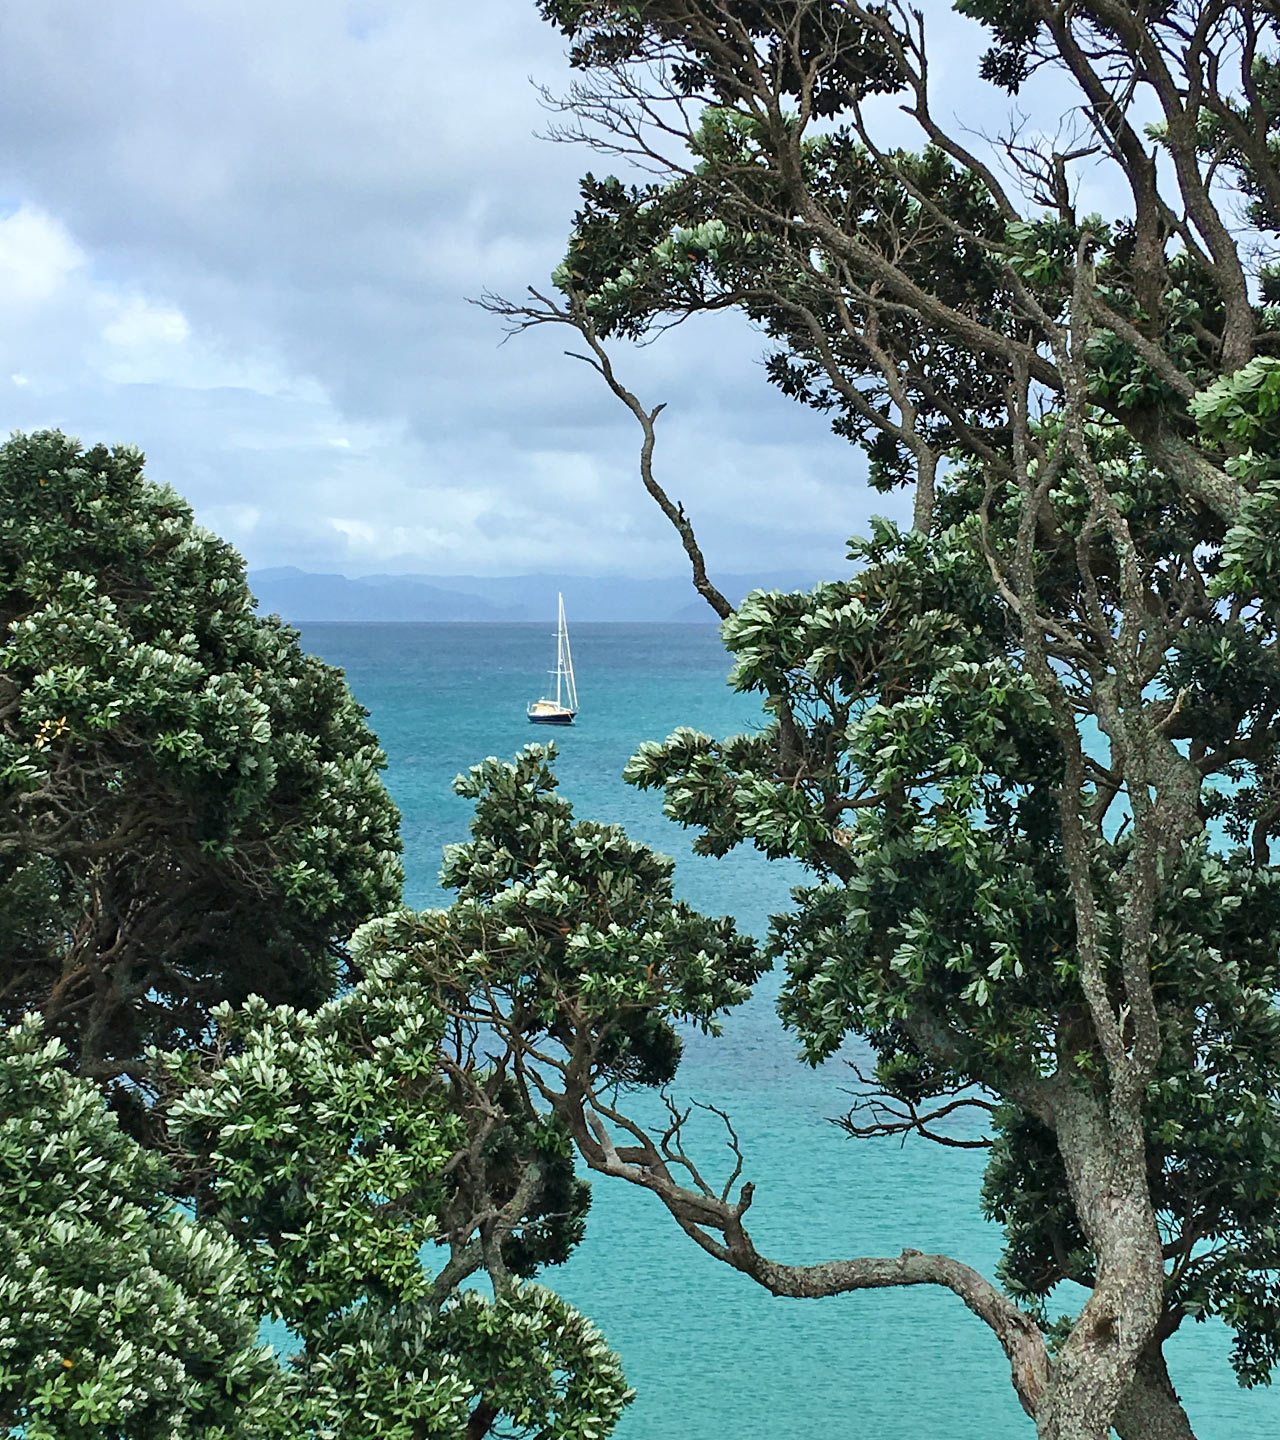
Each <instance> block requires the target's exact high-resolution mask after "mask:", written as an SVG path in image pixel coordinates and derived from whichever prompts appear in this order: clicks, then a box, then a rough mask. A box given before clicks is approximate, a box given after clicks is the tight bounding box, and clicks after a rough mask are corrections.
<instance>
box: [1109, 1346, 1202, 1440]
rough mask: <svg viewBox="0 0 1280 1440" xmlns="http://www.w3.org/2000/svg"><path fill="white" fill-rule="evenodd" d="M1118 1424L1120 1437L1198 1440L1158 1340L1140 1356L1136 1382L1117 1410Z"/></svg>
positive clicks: (1122, 1438) (1127, 1438)
mask: <svg viewBox="0 0 1280 1440" xmlns="http://www.w3.org/2000/svg"><path fill="white" fill-rule="evenodd" d="M1115 1427H1116V1434H1117V1435H1119V1437H1120V1440H1195V1434H1194V1432H1193V1431H1192V1429H1191V1422H1190V1421H1189V1420H1188V1419H1187V1412H1186V1411H1185V1410H1184V1409H1183V1408H1182V1402H1181V1401H1180V1400H1179V1399H1178V1392H1177V1391H1176V1390H1175V1389H1174V1388H1173V1385H1172V1383H1171V1382H1170V1380H1169V1372H1168V1370H1167V1369H1165V1363H1164V1355H1163V1353H1162V1352H1161V1349H1160V1344H1159V1341H1157V1340H1152V1341H1151V1343H1150V1344H1149V1345H1148V1346H1147V1348H1146V1349H1145V1350H1144V1351H1143V1352H1142V1354H1141V1355H1140V1356H1139V1357H1138V1367H1137V1369H1136V1370H1135V1371H1134V1374H1133V1384H1132V1385H1130V1387H1129V1388H1128V1390H1126V1391H1125V1393H1124V1397H1123V1398H1122V1399H1121V1401H1120V1407H1119V1409H1118V1410H1117V1411H1116V1418H1115Z"/></svg>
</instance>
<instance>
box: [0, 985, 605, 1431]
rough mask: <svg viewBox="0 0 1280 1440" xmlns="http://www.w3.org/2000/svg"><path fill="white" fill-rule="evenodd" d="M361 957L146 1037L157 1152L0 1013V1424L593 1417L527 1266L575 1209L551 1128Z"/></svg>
mask: <svg viewBox="0 0 1280 1440" xmlns="http://www.w3.org/2000/svg"><path fill="white" fill-rule="evenodd" d="M370 971H371V973H370V975H369V977H368V978H367V979H365V980H363V981H361V982H360V983H359V984H357V985H356V986H354V987H353V988H352V989H350V990H348V991H347V992H346V993H345V994H344V995H343V996H341V997H340V998H339V999H337V1000H333V1001H330V1002H329V1003H328V1004H326V1005H323V1006H321V1007H320V1008H319V1009H318V1010H316V1011H315V1012H314V1013H310V1012H307V1011H302V1010H298V1009H296V1008H294V1007H291V1006H277V1007H274V1008H273V1007H270V1006H268V1005H267V1004H266V1003H265V1002H264V1001H262V1000H260V999H256V998H255V999H253V1000H251V1001H250V1002H249V1003H248V1004H247V1005H246V1006H244V1007H243V1008H242V1009H241V1010H238V1011H234V1010H232V1009H231V1007H229V1006H225V1005H224V1006H221V1007H219V1008H218V1009H217V1011H216V1012H215V1024H216V1031H215V1032H214V1034H213V1036H212V1039H211V1044H210V1046H209V1047H208V1048H207V1049H206V1050H205V1051H203V1052H194V1051H186V1052H183V1053H181V1054H178V1053H171V1054H168V1055H164V1056H154V1057H153V1059H154V1061H155V1065H154V1067H153V1072H154V1074H155V1076H156V1083H157V1084H158V1086H159V1087H160V1089H161V1091H162V1094H163V1099H164V1101H165V1105H164V1110H165V1116H166V1119H167V1121H168V1122H169V1129H168V1131H167V1133H166V1136H165V1148H166V1149H167V1151H168V1154H167V1155H166V1156H164V1157H162V1156H161V1155H159V1154H157V1153H156V1150H155V1149H154V1148H144V1147H143V1146H142V1145H141V1144H140V1143H139V1142H138V1141H137V1140H135V1139H134V1138H133V1137H131V1136H129V1135H127V1134H125V1133H124V1132H123V1131H122V1130H121V1129H120V1125H119V1122H118V1119H117V1117H116V1116H115V1115H113V1114H112V1113H111V1112H110V1111H109V1110H108V1109H107V1108H106V1105H105V1103H104V1101H103V1097H102V1094H101V1092H100V1090H99V1089H98V1088H97V1087H96V1086H95V1085H94V1084H92V1083H91V1082H90V1081H88V1080H85V1079H82V1078H79V1077H75V1076H72V1075H70V1074H69V1073H67V1068H66V1065H65V1060H66V1056H65V1053H64V1047H63V1046H62V1042H61V1041H59V1040H57V1039H47V1037H46V1034H45V1031H44V1027H43V1024H42V1022H41V1021H40V1020H39V1017H37V1016H34V1015H32V1016H29V1017H27V1019H26V1020H25V1021H23V1023H22V1024H21V1025H19V1026H15V1027H13V1028H12V1029H10V1030H7V1031H0V1117H2V1118H0V1262H3V1263H2V1264H0V1428H2V1429H3V1433H4V1434H5V1435H7V1436H11V1437H12V1440H19V1437H23V1440H55V1437H57V1440H125V1437H128V1440H170V1437H175V1440H241V1437H243V1440H250V1437H252V1440H258V1437H267V1440H271V1437H278V1440H362V1437H365V1436H368V1435H369V1434H371V1433H376V1434H377V1435H378V1436H380V1437H385V1440H457V1437H459V1436H462V1435H465V1436H466V1437H467V1440H482V1437H484V1436H486V1435H488V1434H490V1433H491V1432H492V1431H493V1430H494V1427H495V1426H501V1433H503V1434H512V1435H519V1436H524V1437H528V1440H592V1437H603V1436H606V1435H608V1434H609V1433H610V1431H611V1430H612V1429H613V1427H614V1424H615V1423H616V1422H617V1419H618V1417H619V1416H620V1415H621V1413H622V1410H623V1408H624V1407H625V1406H626V1404H627V1403H628V1402H629V1400H630V1399H631V1392H630V1391H629V1390H628V1389H627V1386H626V1381H625V1379H624V1377H623V1374H622V1370H621V1366H620V1365H619V1362H618V1358H617V1356H616V1355H614V1354H613V1353H612V1351H610V1350H609V1348H608V1346H607V1345H606V1343H605V1342H604V1340H603V1339H602V1337H601V1336H600V1334H599V1332H598V1331H597V1330H596V1329H595V1327H594V1326H593V1325H592V1324H591V1322H590V1321H589V1320H587V1319H586V1318H585V1317H584V1316H583V1315H581V1314H579V1313H578V1312H577V1311H575V1310H574V1309H573V1308H572V1307H571V1306H569V1305H567V1304H566V1303H565V1302H564V1301H563V1300H562V1299H561V1298H560V1297H559V1296H558V1295H556V1294H555V1293H554V1292H553V1291H551V1290H549V1289H547V1288H546V1287H545V1286H543V1285H540V1284H537V1283H533V1277H534V1276H535V1275H536V1274H537V1273H538V1272H539V1271H540V1270H541V1269H542V1268H543V1267H544V1266H546V1265H554V1264H558V1263H560V1262H561V1261H563V1260H564V1259H565V1258H566V1257H567V1256H568V1254H569V1252H570V1251H571V1249H572V1248H573V1247H574V1245H576V1244H577V1242H578V1241H579V1240H580V1239H581V1237H582V1234H583V1228H584V1221H585V1214H586V1208H587V1201H588V1190H587V1186H586V1185H585V1184H584V1183H583V1182H581V1181H580V1180H578V1179H577V1178H576V1177H575V1176H574V1173H573V1160H572V1148H571V1146H570V1144H569V1140H568V1137H567V1135H565V1134H564V1132H563V1130H562V1128H561V1127H560V1126H559V1124H558V1123H557V1122H556V1121H555V1120H554V1119H553V1118H551V1117H550V1116H548V1115H547V1114H545V1113H541V1114H540V1113H536V1112H534V1111H532V1110H531V1109H529V1108H528V1107H526V1106H523V1105H522V1104H521V1102H520V1097H519V1094H518V1090H517V1088H516V1087H515V1086H513V1085H512V1083H511V1080H510V1077H509V1076H508V1075H507V1074H506V1072H505V1069H504V1067H503V1066H502V1065H501V1064H497V1065H491V1064H489V1063H487V1062H485V1061H484V1060H483V1059H480V1060H477V1058H476V1057H475V1056H474V1055H473V1056H463V1055H462V1054H461V1053H460V1051H459V1049H458V1047H457V1045H456V1044H451V1043H450V1042H451V1041H456V1039H457V1035H456V1027H455V1028H454V1033H452V1034H451V1033H450V1027H449V1026H448V1025H447V1024H446V1022H445V1019H444V1017H443V1016H442V1015H441V1014H440V1013H439V1012H438V1011H437V1010H435V1009H434V1008H433V1007H432V1005H431V1003H430V1000H429V998H428V996H427V994H426V991H425V989H424V987H423V985H422V984H421V982H416V981H415V980H414V979H413V978H412V977H406V976H404V975H402V974H400V973H398V972H397V971H396V968H395V967H394V966H393V965H386V964H383V963H381V962H380V961H379V960H377V959H376V958H374V959H373V961H372V963H371V965H370ZM191 1194H194V1195H195V1196H196V1197H197V1206H196V1209H197V1213H196V1214H194V1215H193V1214H191V1213H190V1208H189V1206H188V1207H184V1208H180V1207H179V1204H178V1197H180V1196H187V1195H191ZM433 1251H442V1252H443V1259H442V1262H441V1263H438V1264H435V1265H433V1264H432V1263H431V1261H430V1258H429V1257H430V1256H431V1254H432V1252H433ZM477 1277H479V1278H482V1279H483V1280H484V1281H485V1282H486V1283H487V1285H488V1286H489V1289H490V1292H491V1293H490V1294H488V1295H486V1294H485V1293H484V1292H482V1291H481V1290H478V1289H475V1288H464V1287H466V1286H467V1285H468V1283H470V1284H472V1285H474V1280H475V1278H477ZM265 1318H272V1319H275V1320H277V1321H279V1320H283V1321H284V1322H285V1323H286V1324H287V1325H288V1327H289V1331H290V1334H291V1336H292V1337H293V1339H294V1341H295V1342H296V1343H297V1345H298V1347H299V1348H298V1349H297V1352H296V1353H295V1354H293V1355H292V1356H290V1357H289V1358H288V1360H287V1361H282V1360H281V1359H278V1358H277V1357H276V1356H275V1355H274V1354H273V1352H272V1350H271V1347H270V1346H267V1345H263V1344H262V1343H260V1340H259V1328H260V1324H261V1322H262V1320H263V1319H265Z"/></svg>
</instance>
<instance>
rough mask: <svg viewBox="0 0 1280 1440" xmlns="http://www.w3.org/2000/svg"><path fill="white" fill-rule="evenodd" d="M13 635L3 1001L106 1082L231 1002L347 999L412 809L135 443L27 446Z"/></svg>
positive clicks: (7, 718) (43, 438) (350, 712)
mask: <svg viewBox="0 0 1280 1440" xmlns="http://www.w3.org/2000/svg"><path fill="white" fill-rule="evenodd" d="M0 624H3V625H4V626H5V627H6V630H5V633H4V636H3V645H2V647H0V817H2V818H0V879H3V881H4V890H3V893H4V898H3V900H0V934H7V935H9V936H10V937H12V942H13V943H12V944H10V945H8V946H6V947H5V949H4V951H3V953H2V954H0V994H2V995H3V997H4V1001H3V1004H4V1013H5V1014H6V1015H8V1016H9V1017H11V1018H17V1017H18V1016H20V1015H21V1014H22V1013H23V1011H25V1010H27V1009H30V1008H39V1009H41V1010H42V1011H43V1012H44V1013H45V1015H46V1018H47V1020H48V1022H49V1024H50V1026H51V1028H52V1030H53V1031H54V1033H56V1034H58V1035H59V1036H61V1037H62V1038H63V1039H64V1040H65V1041H66V1043H67V1045H68V1047H69V1050H70V1052H71V1054H72V1056H73V1057H74V1060H75V1062H76V1063H77V1064H78V1065H79V1067H80V1068H81V1070H82V1071H83V1072H84V1073H86V1074H88V1075H90V1076H93V1077H95V1078H97V1079H98V1080H100V1081H101V1082H103V1083H107V1084H109V1083H111V1082H112V1081H114V1080H115V1079H116V1078H117V1077H120V1076H130V1077H133V1078H134V1079H136V1078H138V1077H139V1076H140V1074H141V1071H140V1068H139V1066H140V1060H141V1055H142V1052H143V1050H144V1049H145V1047H146V1046H147V1045H148V1044H158V1045H161V1046H175V1045H179V1044H183V1043H191V1042H194V1041H196V1040H198V1038H199V1037H200V1036H201V1035H202V1034H203V1033H204V1032H205V1030H206V1028H207V1025H208V1019H209V1013H210V1010H211V1009H212V1007H213V1006H214V1005H215V1004H217V1003H218V1002H219V1001H221V1000H230V1001H232V1002H238V1001H240V1000H242V999H244V998H245V996H247V995H248V994H249V993H251V992H256V993H259V994H261V995H264V996H266V997H267V998H268V999H270V1000H273V1001H285V1000H289V1001H296V1002H301V1003H314V1002H315V1001H317V1000H320V999H323V998H324V997H325V996H327V995H329V994H330V993H332V990H333V988H334V985H335V983H336V981H337V978H338V976H339V974H340V971H341V967H342V965H343V964H344V962H345V949H344V945H345V939H346V936H347V935H348V934H349V933H350V931H351V929H352V928H353V927H354V926H355V925H356V924H358V923H359V922H360V921H361V920H363V919H365V918H367V917H368V916H369V915H371V914H374V913H378V912H380V911H382V910H384V909H385V908H386V907H387V906H388V905H390V904H393V903H395V901H396V899H397V897H398V895H399V886H400V868H399V863H398V860H397V851H398V849H399V841H398V837H397V824H398V817H397V815H396V811H395V808H394V806H393V805H392V804H391V802H390V800H389V798H388V796H387V794H386V791H385V790H384V789H383V786H382V784H381V781H380V779H379V771H380V770H381V768H382V766H383V764H384V759H383V756H382V754H381V752H380V751H379V750H378V748H377V744H376V741H375V739H374V737H373V736H372V734H371V733H370V732H369V730H368V728H367V727H366V725H365V723H364V712H363V711H362V710H361V709H360V707H359V706H358V705H356V703H355V702H354V701H353V700H352V698H351V696H350V694H349V692H348V691H347V688H346V686H345V684H344V683H343V680H342V676H341V674H340V673H339V672H337V671H335V670H333V669H331V668H330V667H328V666H326V665H323V664H321V663H320V662H319V661H318V660H315V659H313V658H311V657H310V656H307V655H304V654H303V653H302V651H301V650H300V649H299V646H298V642H297V637H296V635H295V634H294V632H292V631H291V630H289V629H288V628H287V627H285V626H283V625H282V624H281V623H280V622H279V621H278V620H277V619H275V618H274V617H268V618H265V619H264V618H259V617H258V616H256V615H255V614H254V611H253V600H252V596H251V595H250V594H249V591H248V590H247V588H246V586H245V581H244V567H243V562H242V561H241V560H240V558H239V557H238V556H237V555H236V554H235V552H234V551H233V550H231V549H230V548H229V547H228V546H227V545H225V544H224V543H223V542H221V541H219V540H218V539H216V538H215V537H214V536H212V535H210V534H209V533H207V532H206V531H204V530H201V529H200V528H199V527H197V526H196V525H195V524H194V523H193V521H192V517H191V512H190V509H189V508H188V507H187V506H186V505H185V504H184V503H183V502H182V501H181V500H179V499H178V497H177V496H176V495H174V493H173V492H172V491H171V490H169V489H167V488H165V487H163V486H159V485H155V484H152V483H151V482H149V481H147V480H146V479H145V478H144V476H143V473H142V457H141V455H140V454H139V453H138V452H137V451H135V450H131V449H128V448H127V447H125V448H119V449H116V450H110V451H109V450H107V449H105V448H103V447H97V448H94V449H91V450H88V451H86V450H83V449H82V448H81V447H80V445H79V444H78V442H76V441H74V440H72V439H69V438H67V437H66V436H63V435H60V434H55V433H44V434H38V435H31V436H24V435H16V436H14V437H13V438H12V439H10V440H9V441H8V442H7V443H6V444H5V445H3V446H2V447H0ZM116 1098H117V1101H118V1103H119V1104H120V1105H121V1106H122V1107H123V1108H124V1109H125V1110H126V1111H127V1112H129V1113H133V1112H134V1111H135V1110H136V1104H137V1098H138V1091H137V1089H136V1087H135V1086H132V1085H130V1084H128V1083H125V1084H122V1085H120V1086H119V1087H118V1088H117V1091H116ZM136 1119H138V1117H137V1116H136V1115H135V1120H136Z"/></svg>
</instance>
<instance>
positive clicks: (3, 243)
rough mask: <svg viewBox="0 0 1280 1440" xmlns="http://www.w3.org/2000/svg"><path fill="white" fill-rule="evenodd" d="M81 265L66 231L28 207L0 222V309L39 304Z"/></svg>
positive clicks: (82, 260)
mask: <svg viewBox="0 0 1280 1440" xmlns="http://www.w3.org/2000/svg"><path fill="white" fill-rule="evenodd" d="M84 263H85V256H84V252H83V251H82V250H81V249H80V247H79V246H78V245H77V244H76V243H75V241H74V240H72V238H71V236H70V235H69V234H68V233H67V231H66V228H65V227H64V226H63V225H61V224H59V222H58V221H56V220H55V219H53V218H52V217H51V216H49V215H47V214H46V213H45V212H44V211H43V210H41V209H39V208H38V207H36V206H34V205H31V204H23V205H20V206H19V207H18V209H17V210H15V211H14V212H13V213H12V214H11V215H8V216H6V217H4V218H3V219H0V306H3V307H4V308H9V307H13V306H21V305H32V304H39V303H40V302H42V301H45V300H47V299H49V298H50V297H51V296H53V295H55V294H57V292H58V291H59V290H60V289H62V287H63V286H64V285H65V284H66V282H67V279H68V277H69V276H71V275H72V274H74V272H75V271H76V270H78V269H79V268H80V267H81V266H82V265H83V264H84Z"/></svg>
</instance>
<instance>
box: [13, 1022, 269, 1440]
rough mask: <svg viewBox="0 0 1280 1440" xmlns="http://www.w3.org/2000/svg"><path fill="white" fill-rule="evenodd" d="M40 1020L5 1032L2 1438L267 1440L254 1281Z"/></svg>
mask: <svg viewBox="0 0 1280 1440" xmlns="http://www.w3.org/2000/svg"><path fill="white" fill-rule="evenodd" d="M65 1059H66V1056H65V1053H64V1052H63V1048H62V1045H61V1043H60V1042H59V1041H58V1040H56V1039H54V1040H50V1039H47V1038H46V1036H45V1035H44V1033H43V1031H42V1028H41V1026H40V1025H39V1023H38V1022H37V1021H36V1020H35V1019H34V1018H29V1019H27V1020H26V1021H24V1022H23V1023H22V1024H21V1025H20V1026H15V1027H13V1028H12V1029H8V1030H2V1031H0V1430H2V1431H3V1433H4V1434H5V1435H6V1436H9V1437H11V1440H126V1437H127V1440H238V1437H243V1440H256V1437H258V1436H262V1435H266V1434H269V1433H272V1432H271V1421H272V1417H273V1416H274V1415H275V1414H277V1413H278V1406H279V1404H280V1403H281V1402H282V1400H283V1398H284V1390H283V1387H282V1385H281V1377H280V1373H279V1370H278V1367H277V1365H276V1363H275V1361H274V1359H273V1358H272V1356H271V1352H270V1349H269V1347H263V1346H261V1345H260V1344H259V1343H258V1338H257V1337H258V1318H259V1311H258V1308H257V1306H256V1305H255V1303H254V1296H253V1292H252V1287H251V1285H250V1281H249V1272H248V1269H247V1267H246V1265H245V1263H244V1261H243V1260H242V1259H241V1257H240V1255H239V1254H238V1252H237V1250H236V1247H235V1246H234V1244H233V1243H232V1241H231V1239H230V1237H229V1236H228V1235H227V1234H226V1232H225V1231H223V1230H221V1229H220V1228H219V1227H218V1226H216V1225H207V1224H194V1223H193V1222H192V1221H190V1220H189V1219H187V1218H186V1217H185V1216H184V1215H182V1214H181V1213H180V1212H179V1211H178V1210H177V1208H176V1206H175V1204H174V1202H173V1200H172V1199H171V1198H170V1196H169V1195H168V1194H167V1193H166V1175H165V1167H164V1165H163V1163H162V1162H161V1160H160V1159H159V1158H158V1157H157V1156H156V1155H154V1154H152V1153H149V1152H148V1151H145V1150H143V1149H142V1148H141V1147H140V1146H139V1145H138V1143H137V1142H136V1141H134V1140H132V1139H131V1138H129V1137H128V1136H127V1135H125V1134H123V1133H122V1132H121V1130H120V1127H119V1124H118V1123H117V1121H116V1118H115V1117H114V1116H112V1115H110V1114H109V1113H108V1112H107V1111H106V1110H105V1109H104V1107H103V1103H102V1097H101V1095H100V1094H99V1092H98V1090H97V1088H96V1087H95V1086H93V1085H92V1084H90V1083H89V1082H87V1081H84V1080H78V1079H74V1078H72V1077H71V1076H69V1075H68V1074H67V1073H66V1069H65Z"/></svg>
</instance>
